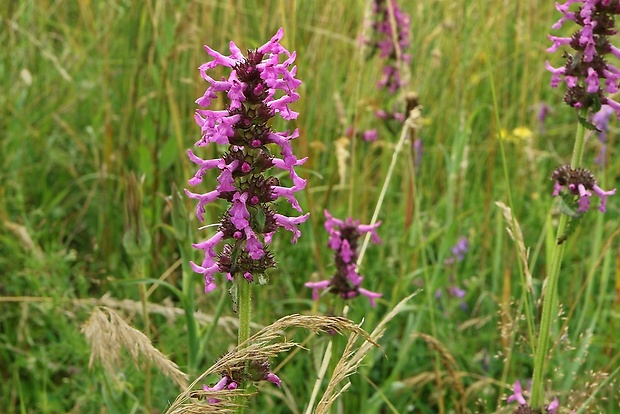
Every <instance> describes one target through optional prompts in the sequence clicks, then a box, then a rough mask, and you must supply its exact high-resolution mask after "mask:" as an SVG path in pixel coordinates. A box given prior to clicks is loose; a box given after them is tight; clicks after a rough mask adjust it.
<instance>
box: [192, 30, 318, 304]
mask: <svg viewBox="0 0 620 414" xmlns="http://www.w3.org/2000/svg"><path fill="white" fill-rule="evenodd" d="M283 36H284V31H283V30H282V29H280V30H278V32H277V33H276V34H275V35H274V36H273V37H272V38H271V39H270V40H269V42H267V43H265V44H264V45H263V46H261V47H259V48H258V49H256V50H249V51H248V52H247V56H246V55H244V54H243V53H242V52H241V49H239V47H237V45H235V43H234V42H230V46H229V49H230V55H228V56H226V55H224V54H221V53H219V52H217V51H215V50H213V49H211V48H210V47H208V46H205V49H206V51H207V53H208V54H209V55H210V56H211V57H212V58H213V60H212V61H210V62H208V63H205V64H203V65H201V66H200V68H199V70H200V75H201V76H202V78H203V79H205V80H206V81H207V82H208V84H209V86H208V87H207V90H206V91H205V93H204V94H203V96H202V97H200V98H198V99H197V100H196V103H197V104H198V105H200V106H202V107H208V106H210V105H211V104H212V102H213V100H214V99H217V98H218V95H219V94H223V95H226V97H227V98H228V100H230V103H229V104H228V105H227V106H225V108H224V109H218V110H212V109H197V110H196V114H195V116H194V118H195V120H196V122H197V123H198V125H199V126H200V128H201V131H202V136H201V139H200V140H198V142H196V146H198V147H202V146H205V145H208V144H219V145H225V146H227V150H226V152H224V153H223V154H222V156H221V157H220V158H217V159H211V160H204V159H202V158H200V157H199V156H197V155H195V154H194V153H193V152H192V151H191V150H190V151H188V156H189V159H190V160H191V161H192V162H193V163H194V164H196V165H197V166H198V171H197V172H196V174H195V175H194V177H193V178H192V179H191V180H189V185H191V186H197V185H199V184H201V183H202V182H203V177H204V176H205V175H206V174H207V173H208V171H211V170H216V171H218V172H219V176H218V178H217V182H218V185H217V187H216V188H215V190H212V191H209V192H206V193H204V194H201V193H194V192H191V191H188V190H185V192H186V194H187V196H188V197H190V198H193V199H196V200H198V205H197V207H196V215H197V216H198V218H199V219H200V220H201V221H202V220H204V217H203V216H204V213H205V206H206V205H207V204H209V203H211V202H213V201H215V200H216V199H218V198H219V199H222V200H225V201H227V202H228V203H229V207H228V209H227V210H226V212H225V213H224V214H223V215H222V218H221V220H220V225H219V228H218V231H217V233H216V234H215V235H214V236H213V237H211V238H210V239H208V240H206V241H204V242H201V243H197V244H195V245H194V247H195V248H196V249H200V250H203V251H204V255H205V256H204V257H205V258H204V260H203V262H202V265H200V266H199V265H197V264H195V263H192V268H193V269H194V271H195V272H197V273H200V274H202V275H203V276H204V279H205V292H210V291H213V290H214V289H215V286H216V285H215V280H214V274H215V273H224V274H225V275H226V278H227V279H228V280H233V279H234V277H235V276H240V277H243V278H244V279H245V280H246V281H248V282H250V283H251V282H253V281H254V279H255V278H254V276H255V275H260V274H263V273H265V272H266V271H267V270H268V269H270V268H273V267H275V264H276V263H275V259H274V257H273V255H272V254H271V253H270V252H269V251H268V249H267V245H268V244H269V243H270V242H271V238H272V236H273V234H274V232H275V231H276V230H277V229H278V228H280V227H283V228H284V229H286V230H288V231H290V232H291V233H293V238H292V242H293V243H294V242H295V241H297V239H298V238H299V237H300V236H301V232H300V230H299V229H298V228H297V226H299V225H300V224H302V223H303V222H305V221H306V220H307V219H308V214H304V215H301V216H299V217H287V216H284V215H282V214H278V213H277V212H276V211H275V205H274V204H273V203H274V201H276V200H277V199H278V197H284V198H285V199H286V200H287V201H288V202H289V203H290V204H291V205H292V206H293V208H295V209H296V210H298V211H299V212H302V209H301V206H300V205H299V202H298V201H297V199H296V198H295V193H297V192H299V191H300V190H303V189H304V188H305V186H306V180H304V179H303V178H301V177H299V175H297V172H296V171H295V167H296V166H298V165H301V164H303V163H304V162H305V161H306V158H302V159H297V157H295V155H294V154H293V150H292V145H291V141H292V140H293V139H295V138H297V137H298V136H299V131H298V130H294V131H293V132H289V131H286V132H277V131H273V130H272V129H271V127H270V126H269V125H271V124H272V123H273V122H272V118H273V117H275V116H276V115H279V116H280V117H282V118H283V119H285V120H290V119H295V118H296V117H297V115H298V114H297V112H294V111H292V110H291V109H290V107H289V105H290V104H292V103H293V102H295V101H297V100H298V99H299V94H298V93H297V91H296V90H297V88H298V87H299V86H300V85H301V81H299V80H298V79H296V78H295V75H296V73H297V68H296V67H295V66H294V65H293V63H294V62H295V56H296V55H295V53H294V52H293V53H290V52H289V51H288V50H286V48H285V47H284V46H282V45H281V44H280V41H281V40H282V37H283ZM218 66H223V67H225V68H228V69H229V75H228V77H227V78H226V77H224V78H222V79H219V80H218V79H214V78H213V77H212V76H210V75H209V73H208V72H209V71H211V70H212V69H214V68H216V67H218ZM269 147H276V148H274V149H275V150H274V149H271V148H269ZM278 149H279V151H278ZM278 152H279V154H280V156H281V158H275V157H274V155H272V154H276V155H277V154H278ZM272 167H276V168H278V169H283V170H286V171H287V172H288V177H289V178H290V180H291V181H292V182H293V186H292V187H286V186H284V185H281V183H280V180H279V179H278V178H276V177H275V176H270V175H268V170H269V169H270V168H272ZM289 178H286V180H288V179H289ZM221 242H224V243H226V244H224V246H223V247H222V248H221V251H220V252H219V253H216V249H215V248H216V246H217V245H219V244H220V243H221Z"/></svg>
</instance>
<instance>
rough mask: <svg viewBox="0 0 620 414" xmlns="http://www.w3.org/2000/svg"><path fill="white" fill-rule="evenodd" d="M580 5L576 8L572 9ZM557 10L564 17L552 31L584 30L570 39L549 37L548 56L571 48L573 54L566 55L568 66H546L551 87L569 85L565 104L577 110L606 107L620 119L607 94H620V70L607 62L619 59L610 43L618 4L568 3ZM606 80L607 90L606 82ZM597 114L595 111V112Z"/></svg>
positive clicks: (611, 0) (602, 0) (597, 0)
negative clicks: (569, 24) (565, 28)
mask: <svg viewBox="0 0 620 414" xmlns="http://www.w3.org/2000/svg"><path fill="white" fill-rule="evenodd" d="M573 4H575V5H579V6H578V7H573V8H572V9H573V10H572V11H571V5H573ZM556 9H557V10H558V11H559V12H560V13H562V15H563V16H562V17H561V18H560V20H558V21H557V22H556V23H555V24H554V25H553V26H552V27H553V29H559V28H560V27H562V25H564V23H566V22H568V21H572V22H574V23H575V24H577V25H578V26H581V29H579V30H578V31H577V32H575V33H574V34H573V35H572V36H570V37H557V36H551V35H549V40H551V42H552V45H551V47H549V49H547V51H548V52H556V51H558V50H560V49H564V48H571V49H573V51H574V53H573V54H570V53H568V52H566V51H565V52H564V54H565V56H566V63H565V64H564V66H562V67H560V68H555V67H553V66H551V64H549V62H546V64H545V66H546V68H547V70H548V71H549V72H551V86H552V87H554V88H555V87H557V86H558V85H559V84H560V82H564V83H566V86H567V88H568V89H567V92H566V95H565V96H564V101H565V102H566V103H567V104H568V105H569V106H571V107H573V108H577V109H588V108H598V107H600V104H601V103H602V104H607V105H609V106H610V107H611V108H613V109H614V111H615V112H616V115H617V116H618V117H619V118H620V105H618V103H617V102H615V101H613V100H612V99H611V98H609V97H607V96H606V94H609V93H614V92H616V91H617V90H618V82H619V81H620V70H619V69H618V68H617V67H616V66H614V65H612V64H611V63H609V62H608V60H607V59H606V55H609V54H612V55H614V56H615V57H616V58H620V54H619V53H617V51H618V49H617V48H616V47H615V46H613V45H612V44H611V43H610V42H609V37H610V36H612V35H614V34H616V29H615V15H617V14H620V1H618V0H568V1H567V2H566V3H564V4H558V3H556ZM602 80H604V86H603V82H601V81H602ZM595 110H596V109H595Z"/></svg>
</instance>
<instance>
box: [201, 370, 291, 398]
mask: <svg viewBox="0 0 620 414" xmlns="http://www.w3.org/2000/svg"><path fill="white" fill-rule="evenodd" d="M243 380H250V381H269V382H271V383H272V384H275V385H277V386H278V387H280V386H281V384H282V381H281V380H280V378H279V377H278V376H277V375H276V374H274V373H273V372H271V368H270V366H269V362H268V361H266V360H262V361H257V360H251V361H250V363H249V366H248V370H247V373H246V374H242V371H234V372H232V371H229V372H227V373H226V374H223V375H222V377H221V378H220V380H219V381H218V382H217V383H215V385H213V386H212V387H209V386H207V385H203V386H202V389H203V390H204V391H222V390H236V389H237V388H239V386H240V384H241V382H242V381H243ZM218 402H219V400H218V399H217V398H210V399H209V404H216V403H218Z"/></svg>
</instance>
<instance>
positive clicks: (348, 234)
mask: <svg viewBox="0 0 620 414" xmlns="http://www.w3.org/2000/svg"><path fill="white" fill-rule="evenodd" d="M324 213H325V217H326V218H327V220H326V221H325V229H326V230H327V232H328V233H329V242H328V243H327V246H328V247H329V248H330V249H332V250H334V251H335V252H336V254H335V255H334V260H335V262H336V273H335V274H334V275H333V276H332V278H331V279H328V280H321V281H319V282H307V283H306V284H305V285H304V286H306V287H309V288H311V289H312V299H313V300H317V299H318V298H319V291H320V290H323V289H329V292H330V293H333V294H336V295H338V296H340V297H341V298H342V299H345V300H346V299H351V298H354V297H357V296H359V295H363V296H366V297H367V298H368V300H369V302H370V305H371V306H373V307H374V306H376V299H377V298H380V297H381V296H382V294H381V293H375V292H371V291H369V290H366V289H363V288H362V287H361V284H362V281H363V280H364V278H363V277H361V276H360V275H359V274H358V273H357V263H356V262H357V246H358V240H359V238H360V237H361V236H362V235H363V234H365V233H371V234H372V240H373V242H375V243H380V242H381V239H380V238H379V236H378V235H377V233H376V230H377V227H379V225H380V224H381V222H378V223H376V224H373V225H366V224H360V223H359V220H353V219H352V218H347V219H346V220H344V221H343V220H340V219H337V218H334V217H333V216H332V215H331V214H330V213H329V211H327V210H324Z"/></svg>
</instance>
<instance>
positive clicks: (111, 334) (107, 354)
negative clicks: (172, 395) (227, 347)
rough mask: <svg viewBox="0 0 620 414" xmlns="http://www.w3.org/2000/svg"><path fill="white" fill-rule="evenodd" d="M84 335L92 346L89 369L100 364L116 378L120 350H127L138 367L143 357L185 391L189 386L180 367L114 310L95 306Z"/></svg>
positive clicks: (83, 328)
mask: <svg viewBox="0 0 620 414" xmlns="http://www.w3.org/2000/svg"><path fill="white" fill-rule="evenodd" d="M82 333H83V334H84V335H85V336H86V339H87V340H88V342H89V343H90V345H91V354H90V361H89V364H88V365H89V367H91V368H92V366H93V364H94V362H95V361H96V360H98V361H100V362H101V364H102V365H103V367H104V368H105V370H106V371H107V372H108V373H109V374H110V376H111V377H115V371H116V369H115V367H117V366H119V363H120V355H121V349H122V348H125V349H126V350H127V351H128V352H129V355H131V359H132V360H133V362H134V363H135V364H137V363H138V357H139V356H140V355H142V356H143V357H144V358H146V359H147V360H149V361H151V362H153V363H154V364H155V366H157V368H159V370H160V371H161V372H162V373H163V374H164V375H166V376H167V377H169V378H171V379H172V380H173V381H174V382H176V383H177V385H178V386H179V387H180V388H181V389H183V388H185V387H187V375H186V374H184V373H183V372H182V371H181V370H180V369H179V367H178V366H177V364H175V363H174V362H172V361H171V360H169V359H168V358H167V357H166V356H165V355H164V354H162V353H161V352H160V351H159V350H158V349H157V348H155V347H154V346H153V344H152V343H151V341H150V340H149V338H147V336H146V335H144V334H143V333H142V332H140V331H138V330H137V329H135V328H133V327H131V326H130V325H129V324H128V323H127V322H125V320H124V319H123V318H122V317H121V316H120V315H119V314H118V313H117V312H116V311H114V310H113V309H110V308H107V307H105V306H102V307H95V308H93V311H92V313H91V315H90V317H89V318H88V320H87V321H86V323H84V325H82Z"/></svg>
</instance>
